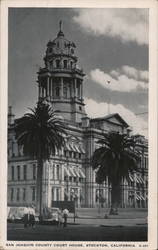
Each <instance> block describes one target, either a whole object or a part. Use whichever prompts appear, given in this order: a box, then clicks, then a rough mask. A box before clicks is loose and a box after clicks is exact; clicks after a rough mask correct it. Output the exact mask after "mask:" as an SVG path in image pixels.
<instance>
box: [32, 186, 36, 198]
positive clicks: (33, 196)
mask: <svg viewBox="0 0 158 250" xmlns="http://www.w3.org/2000/svg"><path fill="white" fill-rule="evenodd" d="M35 191H36V190H35V187H32V201H35Z"/></svg>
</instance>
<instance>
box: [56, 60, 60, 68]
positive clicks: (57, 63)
mask: <svg viewBox="0 0 158 250" xmlns="http://www.w3.org/2000/svg"><path fill="white" fill-rule="evenodd" d="M59 67H60V60H59V59H57V60H56V68H59Z"/></svg>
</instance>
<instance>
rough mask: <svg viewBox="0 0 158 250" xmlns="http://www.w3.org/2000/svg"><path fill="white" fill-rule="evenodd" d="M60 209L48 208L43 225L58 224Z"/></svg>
mask: <svg viewBox="0 0 158 250" xmlns="http://www.w3.org/2000/svg"><path fill="white" fill-rule="evenodd" d="M58 212H59V208H58V207H51V208H47V209H46V211H45V214H44V216H43V220H42V224H58Z"/></svg>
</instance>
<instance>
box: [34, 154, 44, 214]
mask: <svg viewBox="0 0 158 250" xmlns="http://www.w3.org/2000/svg"><path fill="white" fill-rule="evenodd" d="M42 175H43V160H42V159H39V160H38V167H37V183H36V187H37V197H36V208H37V211H38V212H39V215H40V218H41V216H42Z"/></svg>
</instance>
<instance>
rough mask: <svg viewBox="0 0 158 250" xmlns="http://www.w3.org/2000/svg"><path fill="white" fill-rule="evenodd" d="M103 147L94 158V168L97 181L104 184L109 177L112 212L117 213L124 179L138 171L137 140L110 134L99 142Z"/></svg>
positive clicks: (125, 135)
mask: <svg viewBox="0 0 158 250" xmlns="http://www.w3.org/2000/svg"><path fill="white" fill-rule="evenodd" d="M98 143H99V144H100V145H101V146H100V148H98V149H96V150H95V152H94V154H93V156H92V167H93V169H95V170H96V179H97V182H98V183H99V184H101V183H103V182H104V181H105V180H106V176H108V180H109V183H110V184H111V187H112V190H111V210H110V213H111V212H112V211H113V210H116V211H117V208H118V206H119V203H120V200H121V181H122V178H126V179H129V174H130V173H132V172H134V171H137V170H138V162H139V155H138V153H137V152H136V150H135V143H136V142H135V140H134V138H132V137H129V136H128V135H127V134H120V133H118V132H109V133H107V134H104V135H103V138H102V139H100V140H99V141H98Z"/></svg>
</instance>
